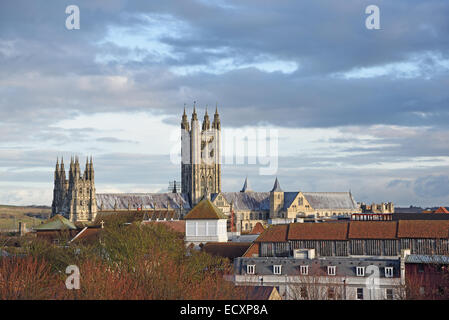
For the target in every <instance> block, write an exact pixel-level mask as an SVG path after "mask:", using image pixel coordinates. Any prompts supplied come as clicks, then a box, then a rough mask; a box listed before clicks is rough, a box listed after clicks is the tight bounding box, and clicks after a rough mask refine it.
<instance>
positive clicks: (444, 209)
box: [433, 207, 449, 213]
mask: <svg viewBox="0 0 449 320" xmlns="http://www.w3.org/2000/svg"><path fill="white" fill-rule="evenodd" d="M433 213H449V211H447V209H446V208H445V207H439V208H438V209H436V210H435V211H434V212H433Z"/></svg>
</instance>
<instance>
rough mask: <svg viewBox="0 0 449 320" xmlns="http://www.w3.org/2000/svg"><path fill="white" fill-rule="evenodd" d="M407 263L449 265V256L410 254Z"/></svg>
mask: <svg viewBox="0 0 449 320" xmlns="http://www.w3.org/2000/svg"><path fill="white" fill-rule="evenodd" d="M405 263H425V264H428V263H429V264H430V263H436V264H449V256H442V255H424V254H410V255H408V256H407V257H405Z"/></svg>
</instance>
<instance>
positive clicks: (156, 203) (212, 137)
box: [52, 105, 394, 232]
mask: <svg viewBox="0 0 449 320" xmlns="http://www.w3.org/2000/svg"><path fill="white" fill-rule="evenodd" d="M220 144H221V124H220V117H219V114H218V110H217V109H216V110H215V114H214V119H213V121H212V122H211V121H210V120H209V115H208V114H207V109H206V112H205V115H204V119H203V121H202V123H200V122H199V120H198V115H197V113H196V106H195V105H194V107H193V113H192V118H191V120H190V122H189V120H188V118H187V114H186V111H185V108H184V114H183V115H182V120H181V158H182V161H181V192H179V189H177V188H173V190H172V192H168V193H103V194H101V193H100V194H96V193H95V182H94V169H93V164H92V158H91V159H90V162H89V161H87V162H86V168H85V171H84V174H81V171H80V165H79V161H78V158H75V159H72V160H71V162H70V170H69V173H68V178H67V177H66V173H65V170H64V162H63V161H61V164H59V162H58V161H57V163H56V170H55V181H54V194H53V204H52V215H55V214H62V215H63V216H65V217H66V218H67V219H69V220H70V221H73V222H77V221H81V222H91V221H94V220H95V218H96V215H97V211H98V212H100V213H102V214H111V213H121V212H125V211H139V210H144V211H148V213H149V214H150V213H160V212H161V210H165V211H166V212H169V211H170V212H172V211H174V212H175V213H176V214H175V215H176V217H177V218H179V219H182V218H183V217H184V215H186V214H188V212H189V211H190V210H191V209H192V208H193V207H194V206H195V205H196V204H197V203H198V202H199V201H201V199H203V197H207V198H209V199H210V201H211V202H212V203H213V204H214V205H215V206H216V207H218V208H219V209H220V210H221V211H222V212H223V214H225V215H226V216H227V217H228V218H231V217H232V218H231V219H229V223H232V224H233V226H232V227H235V230H237V231H241V232H249V231H251V230H252V228H253V227H254V226H255V225H256V224H257V223H261V224H262V225H267V224H276V223H287V222H294V221H297V219H302V218H303V217H309V216H310V217H313V216H315V217H322V218H324V217H326V218H330V217H338V216H343V217H350V216H351V214H353V213H360V212H362V208H361V207H360V205H359V204H358V203H357V202H356V201H355V200H354V198H353V197H352V194H351V192H303V191H293V192H287V191H284V190H282V188H281V185H280V183H279V180H278V179H277V178H276V180H275V182H274V185H273V188H272V189H271V191H269V192H258V191H252V190H251V189H250V187H249V182H248V178H247V179H245V182H244V185H243V188H242V190H241V191H240V192H222V190H221V150H220ZM97 202H98V205H97ZM384 206H385V209H384V208H383V207H382V208H380V209H379V208H377V207H376V208H373V207H374V205H373V206H371V208H370V209H371V210H374V209H376V210H383V211H385V212H386V211H392V210H393V208H394V207H393V204H388V205H384ZM364 209H365V210H367V208H366V206H365V208H364ZM383 211H382V212H383ZM231 221H232V222H231ZM230 229H232V228H230Z"/></svg>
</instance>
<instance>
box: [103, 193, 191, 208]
mask: <svg viewBox="0 0 449 320" xmlns="http://www.w3.org/2000/svg"><path fill="white" fill-rule="evenodd" d="M96 196H97V206H98V209H99V210H100V209H101V206H102V205H103V210H114V206H115V204H116V203H117V209H128V203H129V205H130V207H131V209H137V208H140V207H141V206H142V205H143V209H155V207H156V209H162V208H167V204H168V205H169V206H170V208H172V209H179V208H180V207H182V208H183V209H186V210H188V209H190V203H189V197H188V195H187V194H185V193H172V192H167V193H97V194H96Z"/></svg>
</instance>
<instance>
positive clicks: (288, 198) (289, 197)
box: [284, 192, 299, 210]
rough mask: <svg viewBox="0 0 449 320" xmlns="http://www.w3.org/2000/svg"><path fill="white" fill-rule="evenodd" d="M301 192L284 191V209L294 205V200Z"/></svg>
mask: <svg viewBox="0 0 449 320" xmlns="http://www.w3.org/2000/svg"><path fill="white" fill-rule="evenodd" d="M298 193H299V192H284V210H287V208H289V207H290V206H291V205H292V202H293V200H295V198H296V196H297V195H298Z"/></svg>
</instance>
